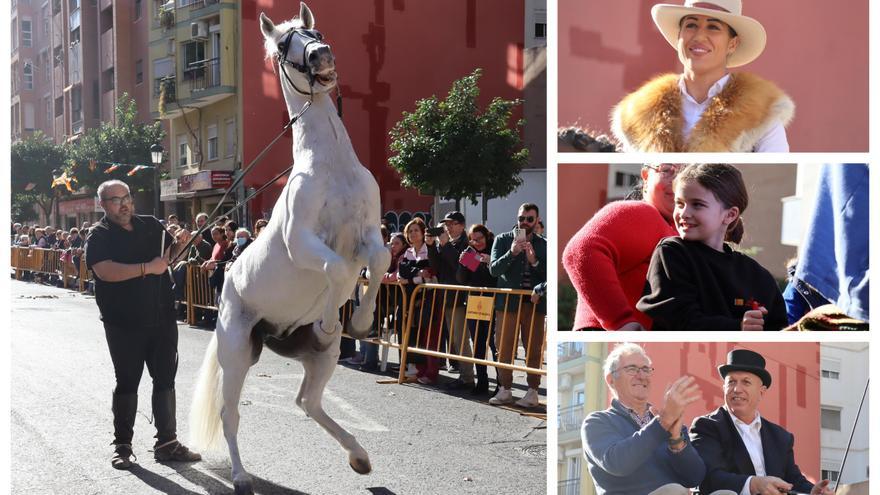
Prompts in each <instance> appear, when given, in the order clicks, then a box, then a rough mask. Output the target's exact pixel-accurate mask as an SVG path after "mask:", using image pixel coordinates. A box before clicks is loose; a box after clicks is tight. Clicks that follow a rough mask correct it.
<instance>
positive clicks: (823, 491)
mask: <svg viewBox="0 0 880 495" xmlns="http://www.w3.org/2000/svg"><path fill="white" fill-rule="evenodd" d="M829 483H830V482H829V481H828V480H822V481H820V482H818V483H816V485H815V486H814V487H813V489H812V490H810V495H834V490H832V489H831V488H828V484H829Z"/></svg>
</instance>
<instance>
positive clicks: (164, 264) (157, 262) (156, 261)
mask: <svg viewBox="0 0 880 495" xmlns="http://www.w3.org/2000/svg"><path fill="white" fill-rule="evenodd" d="M167 269H168V259H167V258H165V257H163V256H156V257H155V258H153V259H152V261H150V262H149V263H146V264H145V265H144V271H145V272H146V273H149V274H151V275H162V274H163V273H165V270H167Z"/></svg>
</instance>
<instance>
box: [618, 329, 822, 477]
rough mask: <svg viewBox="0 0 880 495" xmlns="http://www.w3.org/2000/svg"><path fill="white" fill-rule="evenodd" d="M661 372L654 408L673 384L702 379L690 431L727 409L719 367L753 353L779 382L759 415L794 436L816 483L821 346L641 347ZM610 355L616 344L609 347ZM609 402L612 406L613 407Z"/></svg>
mask: <svg viewBox="0 0 880 495" xmlns="http://www.w3.org/2000/svg"><path fill="white" fill-rule="evenodd" d="M639 345H641V346H642V347H643V348H644V349H645V351H646V352H647V354H648V356H650V358H651V361H652V362H653V366H654V368H655V371H654V376H653V377H652V394H651V398H650V400H649V402H651V403H652V404H661V403H662V396H663V393H664V392H665V389H666V386H667V384H670V383H672V382H673V381H674V380H676V379H677V378H678V377H680V376H683V375H690V376H693V377H694V378H696V379H697V383H698V384H699V385H700V390H701V392H702V394H703V397H702V400H700V401H697V402H695V403H693V404H691V405H690V406H688V408H687V409H686V410H685V420H686V422H687V424H688V425H690V424H691V423H692V422H693V419H694V418H695V417H697V416H702V415H704V414H707V413H709V412H711V411H714V410H715V409H716V408H717V407H718V406H720V405H722V404H724V396H723V391H722V380H721V376H720V375H719V374H718V366H719V365H721V364H724V363H725V362H726V361H727V353H728V352H729V351H731V350H733V349H751V350H753V351H756V352H759V353H760V354H761V355H762V356H764V359H766V361H767V370H768V371H769V372H770V375H771V376H772V378H773V382H772V384H771V386H770V388H769V389H768V390H767V392H766V393H765V395H764V398H763V399H762V401H761V404H760V405H759V406H758V411H759V412H760V413H761V416H762V417H765V418H767V419H768V420H770V421H772V422H774V423H776V424H778V425H780V426H782V427H783V428H785V429H786V430H788V431H790V432H791V433H792V434H793V435H794V438H795V442H794V458H795V462H796V463H797V464H798V466H799V467H800V468H801V472H803V473H804V476H806V477H807V478H808V479H809V480H810V481H812V482H815V481H816V480H817V479H818V478H819V475H820V472H819V469H820V468H819V457H820V452H821V449H820V445H819V438H820V435H819V428H820V427H819V415H820V412H819V409H820V408H819V405H820V395H819V343H818V342H803V343H802V342H786V343H784V344H780V343H778V342H749V343H742V344H739V343H732V342H652V343H640V344H639ZM608 346H609V347H608V350H609V352H610V351H611V349H613V348H614V346H615V344H613V343H609V344H608ZM610 400H611V399H610V397H609V403H610Z"/></svg>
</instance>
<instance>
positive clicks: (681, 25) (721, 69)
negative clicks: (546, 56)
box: [612, 0, 794, 152]
mask: <svg viewBox="0 0 880 495" xmlns="http://www.w3.org/2000/svg"><path fill="white" fill-rule="evenodd" d="M651 16H652V17H653V18H654V23H655V24H656V25H657V27H658V28H659V29H660V32H661V33H662V34H663V37H664V38H666V41H668V42H669V44H670V45H672V46H673V47H674V48H675V49H676V50H677V51H678V58H679V60H680V61H681V63H682V64H683V65H684V72H682V73H681V74H665V75H662V76H659V77H657V78H655V79H652V80H651V81H648V82H647V83H646V84H644V85H643V86H642V87H641V88H639V89H638V90H636V91H635V92H633V93H630V94H629V95H627V96H626V97H625V98H624V99H623V100H622V101H621V102H620V103H619V104H618V105H617V106H616V107H615V108H614V110H613V112H612V132H614V134H615V136H616V137H617V139H618V140H619V141H620V142H621V143H622V144H623V146H624V148H625V149H626V151H637V152H689V151H692V152H716V151H717V152H751V151H756V152H768V151H776V152H787V151H788V140H787V139H786V136H785V126H786V125H788V123H789V122H790V121H791V119H792V117H793V116H794V103H793V102H792V101H791V98H789V97H788V96H787V95H786V94H785V93H783V92H782V90H780V89H779V88H778V87H777V86H776V85H775V84H773V83H772V82H769V81H766V80H764V79H761V78H760V77H758V76H756V75H753V74H749V73H746V72H738V73H730V72H729V71H728V69H730V68H732V67H739V66H741V65H745V64H747V63H749V62H751V61H752V60H754V59H756V58H758V56H759V55H760V54H761V52H762V51H763V50H764V45H765V44H766V41H767V33H766V32H765V31H764V27H763V26H761V24H760V23H759V22H758V21H756V20H754V19H752V18H750V17H746V16H744V15H742V0H711V1H696V0H685V2H684V5H670V4H659V5H655V6H654V7H653V8H652V9H651Z"/></svg>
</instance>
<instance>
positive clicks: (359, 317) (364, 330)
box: [348, 227, 391, 339]
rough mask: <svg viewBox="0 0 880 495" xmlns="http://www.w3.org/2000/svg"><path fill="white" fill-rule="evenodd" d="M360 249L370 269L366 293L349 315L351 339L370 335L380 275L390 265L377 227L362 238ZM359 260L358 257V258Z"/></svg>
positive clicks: (369, 230)
mask: <svg viewBox="0 0 880 495" xmlns="http://www.w3.org/2000/svg"><path fill="white" fill-rule="evenodd" d="M362 249H363V250H364V251H365V254H366V256H364V258H366V259H367V260H368V266H369V268H370V283H369V285H368V286H367V292H366V293H365V294H364V296H363V297H362V298H361V303H360V306H358V307H357V309H356V310H355V311H354V314H352V315H351V328H349V329H348V331H349V333H350V334H351V336H352V337H354V338H357V339H362V338H365V337H366V336H367V335H368V334H369V333H370V326H371V325H372V323H373V313H374V312H375V310H376V295H377V294H378V293H379V286H380V284H381V283H382V275H383V274H385V271H386V270H388V265H390V264H391V253H390V252H389V251H388V248H386V247H385V245H384V244H383V242H382V234H381V232H380V231H379V228H378V227H370V228H369V229H368V230H367V233H366V236H365V238H364V243H363V247H362ZM359 258H360V257H359Z"/></svg>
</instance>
